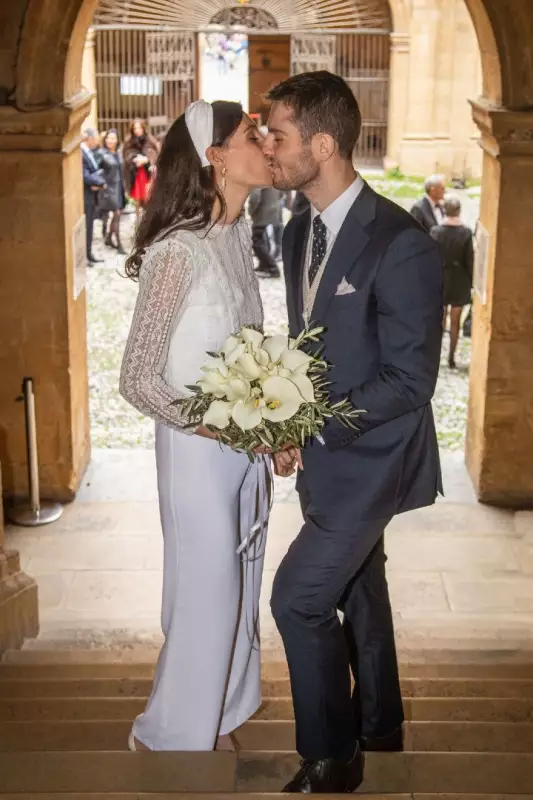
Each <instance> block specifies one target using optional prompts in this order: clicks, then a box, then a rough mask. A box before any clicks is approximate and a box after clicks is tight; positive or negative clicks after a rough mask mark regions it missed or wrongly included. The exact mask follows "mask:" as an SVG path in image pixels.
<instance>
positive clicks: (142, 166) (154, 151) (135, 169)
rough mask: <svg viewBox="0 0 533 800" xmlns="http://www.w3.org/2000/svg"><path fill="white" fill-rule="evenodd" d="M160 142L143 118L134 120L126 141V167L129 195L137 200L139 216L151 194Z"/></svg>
mask: <svg viewBox="0 0 533 800" xmlns="http://www.w3.org/2000/svg"><path fill="white" fill-rule="evenodd" d="M159 149H160V148H159V143H158V141H157V139H155V137H154V136H151V135H150V134H149V133H148V130H147V127H146V123H145V122H143V120H142V119H136V120H134V121H133V122H132V124H131V128H130V135H129V136H128V138H127V139H126V141H125V142H124V169H125V172H126V184H127V189H128V192H129V195H130V197H131V199H132V200H134V201H135V205H136V208H137V216H139V215H140V213H141V210H142V209H143V208H144V207H145V205H146V201H147V200H148V197H149V195H150V188H151V183H152V179H153V177H154V175H155V164H156V161H157V157H158V155H159Z"/></svg>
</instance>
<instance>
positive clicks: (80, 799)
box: [0, 792, 533, 800]
mask: <svg viewBox="0 0 533 800" xmlns="http://www.w3.org/2000/svg"><path fill="white" fill-rule="evenodd" d="M45 797H46V799H47V800H236V798H235V794H233V793H232V794H226V793H224V792H213V793H209V794H201V793H184V792H172V793H164V792H150V793H148V792H129V793H128V792H120V793H117V792H53V793H50V792H46V794H45V793H35V792H21V793H20V794H1V793H0V800H44V798H45ZM278 797H279V798H283V797H286V795H282V794H280V793H275V792H270V793H264V792H261V793H257V792H255V793H250V792H241V793H239V800H274V798H278ZM319 797H323V798H326V797H327V798H331V800H346V795H344V794H328V795H319ZM364 797H365V800H494V795H468V794H465V795H463V794H462V795H460V796H458V795H442V794H440V795H410V794H394V795H383V794H365V795H364ZM497 800H533V794H532V795H511V794H509V795H498V798H497Z"/></svg>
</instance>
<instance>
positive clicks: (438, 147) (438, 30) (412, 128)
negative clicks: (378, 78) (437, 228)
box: [391, 0, 481, 177]
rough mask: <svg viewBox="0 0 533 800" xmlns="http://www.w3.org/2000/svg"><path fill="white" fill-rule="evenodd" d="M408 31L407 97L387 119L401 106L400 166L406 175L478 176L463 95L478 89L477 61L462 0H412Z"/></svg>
mask: <svg viewBox="0 0 533 800" xmlns="http://www.w3.org/2000/svg"><path fill="white" fill-rule="evenodd" d="M409 33H410V40H411V47H410V54H409V59H408V61H409V69H408V77H407V83H408V95H407V99H406V98H405V96H404V97H403V98H402V99H401V100H398V101H396V102H395V103H394V106H391V117H392V115H393V114H398V111H400V109H401V111H400V114H401V115H402V119H404V120H405V122H404V123H403V128H402V132H401V140H400V142H399V145H398V152H399V156H398V159H397V160H398V161H399V164H400V168H401V170H402V171H403V172H404V173H405V174H407V175H422V176H427V175H429V174H432V173H434V172H442V173H443V174H445V175H446V176H447V177H452V176H455V177H463V175H467V176H468V177H479V176H480V174H481V170H480V159H479V157H478V154H477V150H474V153H473V152H472V151H473V140H472V134H473V129H472V121H471V117H470V113H469V109H468V102H467V98H469V97H475V96H477V95H478V94H479V93H480V91H481V65H480V55H479V45H478V42H477V39H476V34H475V31H474V26H473V23H472V20H471V19H470V17H469V14H468V11H467V10H466V8H465V4H464V0H447V2H446V3H444V4H443V3H442V2H441V0H413V3H412V7H411V20H410V31H409ZM393 69H394V68H393ZM392 80H393V81H394V75H393V77H392ZM401 103H403V107H402V106H401ZM406 111H407V113H406ZM393 125H394V122H393Z"/></svg>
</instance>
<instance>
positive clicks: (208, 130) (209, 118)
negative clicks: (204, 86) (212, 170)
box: [185, 100, 213, 167]
mask: <svg viewBox="0 0 533 800" xmlns="http://www.w3.org/2000/svg"><path fill="white" fill-rule="evenodd" d="M185 124H186V126H187V130H188V131H189V136H190V137H191V139H192V143H193V145H194V147H195V150H196V152H197V153H198V156H199V158H200V161H201V162H202V167H209V166H211V165H210V163H209V160H208V158H207V156H206V154H205V151H206V150H207V148H208V147H211V145H212V144H213V106H212V105H211V103H206V101H205V100H196V101H195V102H194V103H191V104H190V106H187V109H186V111H185Z"/></svg>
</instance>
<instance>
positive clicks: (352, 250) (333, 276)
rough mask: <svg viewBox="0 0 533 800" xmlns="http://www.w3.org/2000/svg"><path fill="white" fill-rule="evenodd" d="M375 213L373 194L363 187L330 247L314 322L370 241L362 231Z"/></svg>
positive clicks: (364, 231)
mask: <svg viewBox="0 0 533 800" xmlns="http://www.w3.org/2000/svg"><path fill="white" fill-rule="evenodd" d="M375 212H376V195H375V192H374V191H373V190H372V189H371V188H370V187H369V186H368V185H367V184H365V186H364V188H363V190H362V191H361V194H360V195H359V196H358V197H357V198H356V200H355V202H354V203H353V205H352V207H351V208H350V210H349V211H348V214H347V215H346V219H345V220H344V222H343V224H342V227H341V229H340V231H339V233H338V236H337V239H336V241H335V244H334V245H333V250H332V251H331V255H330V257H329V261H328V263H327V265H326V268H325V270H324V274H323V275H322V280H321V281H320V285H319V287H318V291H317V294H316V298H315V304H314V306H313V310H312V313H311V319H312V321H313V322H320V320H321V319H322V318H323V317H324V314H325V313H326V311H327V308H328V306H329V304H330V302H331V300H332V299H333V297H334V296H335V292H336V291H337V287H338V285H339V283H340V282H341V281H342V279H343V278H344V277H345V276H346V275H347V274H348V273H349V272H350V270H351V268H352V266H353V265H354V264H355V262H356V261H357V259H358V258H359V257H360V255H361V253H362V252H363V250H364V249H365V247H366V246H367V244H368V242H369V241H370V236H369V234H368V232H367V231H366V230H365V227H366V226H367V225H368V224H369V223H370V222H371V221H372V220H373V219H374V217H375Z"/></svg>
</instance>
